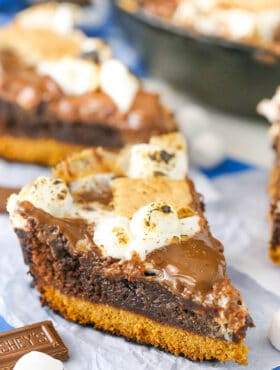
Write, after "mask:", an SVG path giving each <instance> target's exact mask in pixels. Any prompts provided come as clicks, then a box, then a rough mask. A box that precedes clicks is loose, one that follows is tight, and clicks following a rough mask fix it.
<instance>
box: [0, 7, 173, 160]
mask: <svg viewBox="0 0 280 370" xmlns="http://www.w3.org/2000/svg"><path fill="white" fill-rule="evenodd" d="M78 14H79V13H78V8H77V7H75V6H73V4H72V5H70V4H56V3H49V4H43V5H38V6H34V7H31V8H30V9H28V10H26V11H23V12H21V13H19V14H18V16H16V18H15V19H14V21H13V22H12V23H11V24H9V25H7V26H5V27H3V28H2V29H0V66H1V77H0V156H2V157H4V158H7V159H9V160H17V161H25V162H35V163H40V164H44V165H55V164H56V163H58V162H59V161H60V160H61V159H62V158H64V157H66V156H67V155H69V154H71V153H73V152H75V151H79V150H81V149H83V148H85V147H88V146H96V145H102V146H107V147H122V146H123V145H125V144H126V143H137V142H147V141H148V140H149V138H150V137H151V136H152V135H159V134H164V133H168V132H172V131H175V130H176V127H175V124H174V120H173V117H172V115H171V113H170V112H169V111H168V110H167V109H166V108H165V107H164V106H163V105H162V104H161V102H160V98H159V96H158V95H157V94H153V93H149V92H147V91H145V90H144V88H143V86H142V84H141V82H140V81H139V80H138V79H137V78H136V77H135V76H134V75H133V74H132V73H130V71H129V70H128V69H127V68H126V66H125V65H123V64H122V63H121V62H120V61H118V60H115V59H114V58H113V57H112V53H111V49H110V48H109V46H108V45H106V44H105V43H104V42H103V41H102V40H100V39H96V38H90V37H87V36H86V35H84V34H83V33H82V32H80V31H78V30H76V29H75V28H74V26H75V22H76V19H77V17H78Z"/></svg>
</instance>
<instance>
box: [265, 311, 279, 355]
mask: <svg viewBox="0 0 280 370" xmlns="http://www.w3.org/2000/svg"><path fill="white" fill-rule="evenodd" d="M268 338H269V340H270V343H271V344H272V345H273V347H275V348H276V349H277V350H278V351H280V310H279V311H277V312H275V313H274V314H273V316H272V320H271V323H270V328H269V331H268Z"/></svg>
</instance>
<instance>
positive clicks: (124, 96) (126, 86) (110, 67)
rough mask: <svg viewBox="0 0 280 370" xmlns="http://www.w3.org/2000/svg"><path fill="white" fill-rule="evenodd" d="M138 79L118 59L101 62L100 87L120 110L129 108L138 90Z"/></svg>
mask: <svg viewBox="0 0 280 370" xmlns="http://www.w3.org/2000/svg"><path fill="white" fill-rule="evenodd" d="M139 85H140V84H139V81H138V80H137V78H136V77H135V76H133V75H132V74H131V73H130V72H129V70H128V69H127V68H126V67H125V66H124V65H123V64H122V63H121V62H120V61H118V60H115V59H111V60H108V61H107V62H105V63H103V65H102V66H101V71H100V87H101V89H102V90H103V92H104V93H106V94H107V95H109V96H110V97H111V98H112V100H113V101H114V103H115V104H116V105H117V107H118V109H119V110H120V111H121V112H124V113H125V112H127V111H129V109H130V108H131V106H132V104H133V101H134V99H135V97H136V94H137V92H138V90H139Z"/></svg>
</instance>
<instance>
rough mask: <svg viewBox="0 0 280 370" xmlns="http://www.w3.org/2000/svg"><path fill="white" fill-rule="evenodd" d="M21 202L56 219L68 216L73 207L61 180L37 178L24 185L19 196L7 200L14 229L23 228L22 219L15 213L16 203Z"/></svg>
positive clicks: (68, 193) (14, 195)
mask: <svg viewBox="0 0 280 370" xmlns="http://www.w3.org/2000/svg"><path fill="white" fill-rule="evenodd" d="M23 201H28V202H30V203H32V204H33V205H34V206H35V207H36V208H39V209H42V210H44V211H45V212H48V213H50V214H51V215H53V216H56V217H64V216H67V215H69V214H70V213H71V212H72V207H73V199H72V196H71V194H70V192H69V189H68V188H67V186H66V184H65V183H64V182H63V181H62V180H60V179H53V178H47V177H38V178H37V179H36V180H35V181H34V182H33V183H31V184H30V185H26V186H25V187H24V188H23V189H22V190H21V191H20V193H19V194H17V195H16V194H13V195H11V197H10V198H9V200H8V205H7V209H8V212H9V213H10V215H11V219H12V223H13V225H14V226H15V227H21V228H22V227H23V226H24V225H22V219H21V218H19V217H20V216H18V214H17V212H16V207H17V203H18V202H23ZM13 216H14V217H13ZM17 221H18V222H19V224H17Z"/></svg>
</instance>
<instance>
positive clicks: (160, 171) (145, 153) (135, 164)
mask: <svg viewBox="0 0 280 370" xmlns="http://www.w3.org/2000/svg"><path fill="white" fill-rule="evenodd" d="M187 171H188V161H187V155H186V151H185V150H176V149H175V148H170V149H167V148H165V147H164V146H161V145H156V144H138V145H133V147H132V148H131V157H130V163H129V168H128V171H127V175H128V177H131V178H149V177H154V176H167V177H170V178H172V179H178V180H180V179H184V177H185V176H186V174H187Z"/></svg>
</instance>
